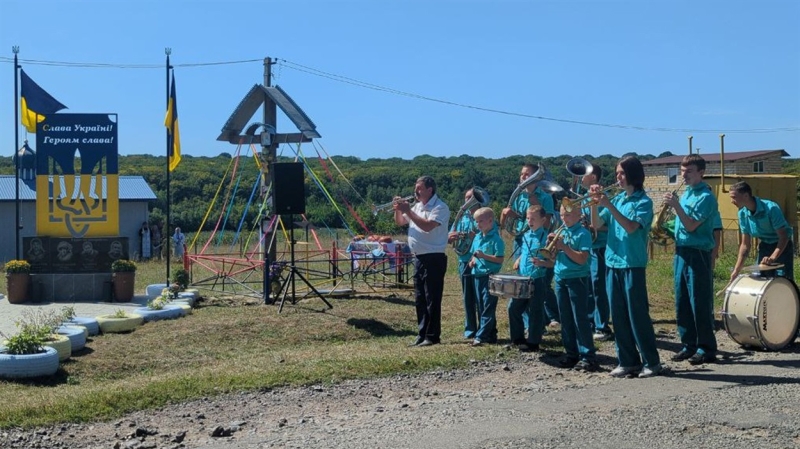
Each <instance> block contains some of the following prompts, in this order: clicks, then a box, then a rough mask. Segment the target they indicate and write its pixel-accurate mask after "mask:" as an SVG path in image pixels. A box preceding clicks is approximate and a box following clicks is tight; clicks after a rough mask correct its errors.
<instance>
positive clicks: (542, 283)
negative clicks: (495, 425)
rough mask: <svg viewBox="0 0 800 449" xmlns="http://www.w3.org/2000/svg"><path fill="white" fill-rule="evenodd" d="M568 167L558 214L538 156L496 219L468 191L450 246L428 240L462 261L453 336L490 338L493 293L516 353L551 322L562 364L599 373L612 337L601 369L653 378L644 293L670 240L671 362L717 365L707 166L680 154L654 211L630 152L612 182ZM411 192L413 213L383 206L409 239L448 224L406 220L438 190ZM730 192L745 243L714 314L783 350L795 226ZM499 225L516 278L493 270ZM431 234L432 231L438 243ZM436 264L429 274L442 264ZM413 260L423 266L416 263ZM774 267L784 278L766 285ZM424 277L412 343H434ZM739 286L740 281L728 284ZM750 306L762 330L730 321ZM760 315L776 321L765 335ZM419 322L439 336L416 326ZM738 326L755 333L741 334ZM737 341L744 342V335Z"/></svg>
mask: <svg viewBox="0 0 800 449" xmlns="http://www.w3.org/2000/svg"><path fill="white" fill-rule="evenodd" d="M566 168H567V171H568V172H569V173H570V174H571V175H572V176H573V178H574V179H575V186H574V187H573V189H572V190H570V191H569V192H566V194H567V195H569V194H573V195H574V198H569V197H568V196H565V197H564V198H562V200H561V202H560V214H559V216H557V215H556V210H555V207H554V205H555V202H554V199H553V195H554V194H565V192H564V189H563V188H562V187H561V186H559V185H558V184H555V183H553V182H550V181H548V180H547V179H545V178H547V177H549V175H548V173H547V171H546V169H545V167H544V166H543V165H541V164H539V165H537V164H525V165H523V167H522V170H521V172H520V177H519V184H518V185H517V186H516V188H515V189H514V191H513V192H512V194H511V196H510V197H509V200H508V203H507V206H506V207H505V208H503V210H502V213H501V214H500V217H499V218H500V220H499V224H498V223H497V222H495V218H494V212H493V211H492V209H491V208H490V207H488V206H489V192H487V191H486V190H485V189H483V188H481V187H477V186H475V187H471V188H470V189H468V190H467V191H466V193H465V195H464V200H465V201H464V204H463V205H462V206H461V208H460V209H459V210H458V214H457V215H456V217H455V220H454V222H453V224H452V226H451V227H450V229H449V232H448V233H447V237H446V242H445V241H443V242H438V243H437V245H438V246H437V247H440V246H441V243H444V244H445V245H446V244H447V243H449V244H451V245H452V247H453V249H454V251H455V252H456V255H457V257H458V272H459V279H460V282H461V292H462V298H463V305H464V313H465V319H464V333H463V337H464V338H465V339H467V340H468V341H469V342H470V344H471V345H473V346H479V345H482V344H485V343H496V342H497V334H498V332H497V328H496V317H495V313H496V306H497V300H498V297H506V298H508V300H509V301H508V306H507V313H508V321H509V334H510V340H511V345H512V346H514V347H516V348H518V349H519V350H520V351H538V350H540V344H541V341H542V336H543V334H544V333H545V332H546V330H547V328H551V329H557V328H559V327H560V332H561V339H562V343H563V345H564V348H565V354H564V356H563V358H562V359H561V360H560V362H559V363H560V365H561V366H563V367H567V368H574V369H577V370H582V371H587V372H591V371H597V370H598V369H599V365H598V364H597V362H596V360H595V350H596V349H595V345H594V340H597V341H606V340H611V339H613V340H615V348H616V354H617V362H618V363H617V366H616V367H614V368H613V369H612V370H611V371H610V373H609V374H610V376H612V377H630V376H634V375H635V376H638V377H640V378H647V377H652V376H656V375H658V374H659V373H661V372H662V369H663V368H662V365H661V361H660V359H659V354H658V350H657V348H656V338H655V332H654V328H653V323H652V320H651V318H650V311H649V307H650V305H649V301H648V295H647V282H646V281H647V273H646V270H647V262H648V244H649V243H654V244H658V245H663V246H666V244H667V243H668V242H670V241H674V244H675V253H674V260H673V268H674V272H673V273H674V295H675V318H676V323H677V330H678V335H679V337H680V341H681V348H680V350H679V351H678V352H676V353H675V354H673V355H672V356H671V357H670V359H671V360H672V361H686V362H688V363H690V364H694V365H699V364H705V363H713V362H715V361H716V352H717V342H716V338H715V335H714V317H715V313H714V293H713V268H714V264H715V260H716V258H717V256H718V251H719V245H720V235H721V233H720V230H721V229H722V221H721V217H720V213H719V207H718V203H717V198H716V197H715V196H714V194H713V192H712V191H711V188H710V187H709V185H708V184H707V183H705V182H704V180H703V176H704V174H705V168H706V162H705V160H704V159H703V158H702V157H701V156H700V155H697V154H690V155H688V156H686V157H684V158H683V160H682V162H681V169H680V173H681V174H680V177H681V183H680V185H679V186H678V188H677V189H675V190H673V191H672V192H668V193H666V194H665V195H664V197H663V203H662V206H661V208H660V209H659V210H658V211H657V213H655V211H654V208H653V201H652V199H651V198H650V197H649V196H648V194H647V192H646V191H645V190H644V182H645V173H644V168H643V166H642V163H641V161H639V159H638V158H636V157H635V156H626V157H623V158H622V159H620V160H619V161H618V163H617V165H616V167H615V178H616V183H615V184H613V185H611V186H605V187H603V186H601V185H600V181H601V178H602V169H601V168H600V167H599V166H597V165H595V164H592V163H590V162H588V161H586V160H585V159H582V158H574V159H572V160H570V162H569V163H567V167H566ZM423 178H426V177H423ZM423 178H420V179H421V180H422V179H423ZM426 180H427V179H426ZM430 182H433V181H432V180H430ZM434 185H435V184H434ZM684 186H685V187H684ZM421 187H422V188H420V183H419V182H418V183H417V187H416V190H415V194H416V193H419V192H418V191H419V190H422V191H423V193H428V192H425V184H424V183H423V185H422V186H421ZM682 187H683V193H680V190H681V188H682ZM581 188H583V189H584V192H583V193H582V192H581ZM415 196H416V198H415V199H416V200H417V201H418V203H417V204H416V205H415V208H414V209H416V211H415V212H416V214H411V215H407V214H409V212H410V211H411V210H412V209H411V207H410V206H409V205H408V202H407V200H408V198H399V197H398V198H395V200H394V201H393V203H392V204H391V207H392V208H393V209H394V211H395V221H396V222H397V223H398V224H406V223H409V222H410V223H412V229H411V230H410V231H409V240H410V242H409V243H410V244H411V234H412V233H413V234H415V236H416V239H419V240H423V241H424V240H426V239H427V238H429V237H430V236H427V234H428V233H429V232H432V230H433V229H434V228H437V229H444V228H445V227H446V223H447V219H446V218H445V219H444V220H441V221H438V220H437V223H436V225H435V226H433V227H430V229H426V228H428V227H429V226H430V225H429V224H425V223H418V224H417V225H416V226H413V225H414V224H416V223H417V221H418V220H417V219H416V218H412V217H417V214H419V213H420V212H422V211H425V210H427V209H428V206H427V202H428V201H430V200H431V199H432V197H435V187H434V188H433V193H428V194H427V197H426V195H425V194H423V195H422V196H421V197H420V196H418V195H415ZM435 199H436V201H439V202H441V200H440V199H438V197H435ZM730 200H731V202H732V203H733V204H734V205H735V206H736V207H737V208H739V213H738V218H739V230H740V232H741V234H742V239H741V244H740V247H739V252H738V258H737V261H736V264H735V266H734V267H733V269H732V273H731V276H730V281H729V283H728V286H726V289H725V290H723V291H725V292H726V293H727V295H726V300H725V305H724V307H723V312H722V313H721V315H722V317H723V324H724V325H725V328H726V330H727V331H728V334H729V335H730V336H731V337H732V338H733V339H734V341H736V342H738V343H740V344H743V345H754V344H758V345H760V346H761V347H764V348H767V349H781V348H782V347H784V346H785V345H787V344H789V343H791V341H793V340H794V339H795V335H796V334H797V332H798V324H799V323H798V321H800V301H799V300H798V290H797V286H796V285H795V284H794V272H793V269H792V265H793V262H794V261H793V252H794V243H793V242H792V229H791V227H789V225H788V223H787V222H786V220H785V219H784V217H783V213H782V212H781V210H780V207H778V205H777V204H776V203H775V202H772V201H769V200H767V199H763V198H759V197H756V196H754V195H753V192H752V190H751V188H750V186H749V185H748V184H747V183H746V182H739V183H737V184H735V185H733V186H732V187H731V189H730ZM420 203H421V204H420ZM387 204H388V203H387ZM388 207H389V206H386V209H388ZM444 207H445V208H446V207H447V206H446V205H445V206H444ZM446 216H447V215H444V217H446ZM442 218H443V217H442ZM559 218H560V220H559ZM414 228H418V229H414ZM501 231H505V232H506V233H507V234H508V235H510V236H511V238H512V248H511V252H510V257H511V260H513V269H514V271H515V272H516V274H518V275H501V274H499V271H500V268H501V266H502V263H503V260H504V255H505V254H506V252H505V250H504V248H503V246H504V243H503V240H502V238H501V237H500V232H501ZM441 236H442V234H441V233H439V237H438V238H439V239H441ZM753 238H758V239H759V240H760V243H759V246H758V258H757V260H756V262H757V263H758V265H756V266H755V267H756V269H757V270H759V271H760V273H759V275H758V276H753V275H747V274H741V273H742V272H749V271H752V270H750V268H751V267H745V266H744V262H745V259H746V257H747V255H748V254H749V252H750V249H751V242H752V239H753ZM412 246H413V245H412ZM412 251H413V247H412ZM421 256H423V257H425V255H424V254H422V255H421ZM418 257H419V256H418ZM445 260H446V257H445ZM437 262H438V263H437V264H436V265H438V268H439V269H437V270H435V271H436V272H437V277H438V275H439V274H441V273H440V272H439V271H440V267H441V265H440V264H441V261H440V260H438V259H437ZM416 265H421V266H422V267H423V269H424V265H425V264H424V263H416ZM776 275H777V276H778V277H779V278H780V280H778V281H774V280H773V281H770V279H771V278H773V276H776ZM743 278H747V279H743ZM554 280H555V289H554V288H553V285H554V282H553V281H554ZM418 282H419V283H420V285H419V286H418V285H417V284H418ZM424 282H426V281H425V278H424V276H418V275H416V274H415V276H414V284H415V291H416V292H417V314H418V318H419V320H420V334H419V335H418V338H417V341H415V343H414V345H417V346H429V345H430V344H435V343H439V335H438V330H439V329H438V326H439V324H438V319H439V316H438V314H437V312H436V311H430V313H429V315H430V316H428V317H427V318H426V313H425V312H426V310H428V309H430V306H431V300H430V298H429V299H427V300H426V294H429V293H430V292H428V293H426V291H427V290H426V287H425V286H424V285H422V284H423V283H424ZM428 282H429V281H428ZM735 285H739V287H738V289H733V286H735ZM787 286H788V287H787ZM436 287H437V289H438V288H441V286H439V285H437V286H436ZM748 289H760V290H761V294H760V295H758V299H757V300H754V299H749V298H752V297H754V296H756V295H754V294H750V295H748V293H751V292H749V291H746V290H748ZM742 290H745V292H744V293H742V292H741V291H742ZM719 293H720V292H718V294H719ZM767 294H771V295H772V300H771V301H769V303H768V302H767V301H766V299H763V300H762V296H766V295H767ZM433 296H436V295H433ZM744 296H748V298H745V297H744ZM778 297H780V299H779V298H778ZM434 302H438V304H435V305H434V307H435V308H439V307H440V306H441V293H439V295H438V301H435V300H434ZM773 303H777V305H775V304H773ZM770 304H772V305H770ZM751 307H752V308H753V311H752V315H750V317H751V318H756V319H758V318H759V316H761V315H763V320H764V322H763V326H760V325H755V326H753V325H752V323H742V322H740V317H741V316H744V315H745V310H736V309H737V308H745V309H747V310H746V311H748V312H749V311H750V308H751ZM770 307H771V309H770ZM777 307H780V308H781V310H778V309H777ZM768 309H769V310H772V312H773V313H772V314H771V315H772V316H770V319H771V320H772V323H775V324H771V328H770V330H769V331H768V330H767V324H766V319H767V318H766V317H767V314H768ZM735 312H738V313H735ZM777 315H780V316H777ZM431 320H433V321H436V322H435V323H431V322H430V321H431ZM546 323H549V324H546ZM612 324H613V331H612ZM757 324H758V323H757ZM776 324H777V326H776ZM428 325H432V327H434V328H435V331H434V332H430V329H428V330H427V331H426V330H425V329H423V328H425V327H427V326H428ZM748 325H749V327H750V328H752V330H746V331H745V330H742V328H745V327H748ZM760 327H763V331H762V330H759V328H760ZM776 328H777V329H776ZM742 335H744V336H745V337H747V338H748V339H749V340H750V341H746V340H740V339H741V338H742Z"/></svg>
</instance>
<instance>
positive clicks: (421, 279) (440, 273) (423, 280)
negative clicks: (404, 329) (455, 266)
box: [414, 253, 447, 343]
mask: <svg viewBox="0 0 800 449" xmlns="http://www.w3.org/2000/svg"><path fill="white" fill-rule="evenodd" d="M446 272H447V255H446V254H445V253H431V254H420V255H418V256H416V257H415V258H414V299H415V302H416V308H417V325H418V327H419V336H420V337H422V338H425V339H428V340H430V341H432V342H434V343H439V341H440V340H441V333H442V293H443V292H444V275H445V273H446Z"/></svg>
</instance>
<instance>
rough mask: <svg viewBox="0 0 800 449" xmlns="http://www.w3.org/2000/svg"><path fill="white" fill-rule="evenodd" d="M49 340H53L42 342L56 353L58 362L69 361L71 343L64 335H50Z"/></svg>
mask: <svg viewBox="0 0 800 449" xmlns="http://www.w3.org/2000/svg"><path fill="white" fill-rule="evenodd" d="M49 338H52V339H53V340H51V341H46V342H44V345H45V346H50V347H51V348H53V349H55V350H56V351H58V361H59V362H63V361H65V360H69V357H70V356H71V355H72V342H71V341H70V340H69V338H67V336H66V335H59V334H51V335H50V336H49Z"/></svg>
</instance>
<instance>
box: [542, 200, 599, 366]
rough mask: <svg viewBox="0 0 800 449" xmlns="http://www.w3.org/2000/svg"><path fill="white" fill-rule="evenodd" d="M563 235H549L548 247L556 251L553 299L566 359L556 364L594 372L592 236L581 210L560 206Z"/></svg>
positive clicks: (547, 263)
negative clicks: (590, 292)
mask: <svg viewBox="0 0 800 449" xmlns="http://www.w3.org/2000/svg"><path fill="white" fill-rule="evenodd" d="M561 220H562V221H563V222H564V224H563V226H562V228H560V230H561V231H562V232H561V233H560V235H559V233H558V232H556V233H555V234H550V235H549V236H548V237H547V238H548V247H551V246H550V245H552V248H553V249H554V250H555V254H554V257H555V260H554V261H553V260H552V259H551V260H548V261H547V262H545V263H544V264H543V265H544V266H547V265H553V264H554V263H555V280H556V298H557V300H558V312H559V314H560V315H561V340H562V343H563V344H564V350H565V351H566V355H565V356H564V358H562V359H561V360H560V361H559V364H560V365H561V366H562V367H564V368H573V367H574V368H575V369H577V370H582V371H597V369H598V368H599V367H598V365H597V362H596V361H595V351H596V349H595V347H594V339H593V338H592V327H591V323H590V322H589V315H588V300H587V298H588V296H587V295H588V290H587V289H588V287H589V253H590V252H591V250H592V235H591V234H590V233H589V231H587V230H586V228H585V227H584V226H583V225H582V224H581V209H580V207H573V208H570V210H569V211H568V210H567V208H565V207H564V205H562V206H561Z"/></svg>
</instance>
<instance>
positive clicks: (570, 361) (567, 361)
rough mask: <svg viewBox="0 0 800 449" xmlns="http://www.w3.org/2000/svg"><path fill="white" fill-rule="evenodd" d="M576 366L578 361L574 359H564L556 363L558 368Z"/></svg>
mask: <svg viewBox="0 0 800 449" xmlns="http://www.w3.org/2000/svg"><path fill="white" fill-rule="evenodd" d="M577 364H578V359H577V358H576V357H569V356H567V357H564V358H562V359H561V360H559V361H558V366H560V367H562V368H572V367H574V366H575V365H577Z"/></svg>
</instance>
